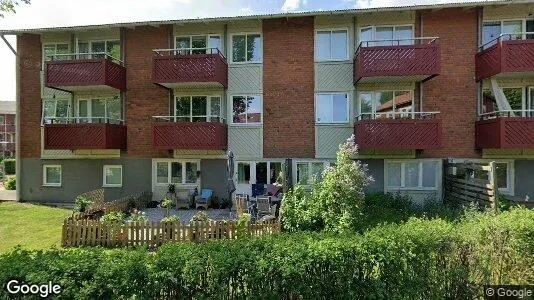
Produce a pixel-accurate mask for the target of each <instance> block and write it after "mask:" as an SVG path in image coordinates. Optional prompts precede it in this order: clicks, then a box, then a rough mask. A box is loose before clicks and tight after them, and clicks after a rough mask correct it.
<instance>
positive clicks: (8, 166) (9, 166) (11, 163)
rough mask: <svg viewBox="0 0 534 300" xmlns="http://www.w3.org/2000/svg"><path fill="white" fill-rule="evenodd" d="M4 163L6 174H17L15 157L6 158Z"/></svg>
mask: <svg viewBox="0 0 534 300" xmlns="http://www.w3.org/2000/svg"><path fill="white" fill-rule="evenodd" d="M2 163H3V164H4V173H5V174H6V175H14V174H15V159H14V158H6V159H4V161H3V162H2Z"/></svg>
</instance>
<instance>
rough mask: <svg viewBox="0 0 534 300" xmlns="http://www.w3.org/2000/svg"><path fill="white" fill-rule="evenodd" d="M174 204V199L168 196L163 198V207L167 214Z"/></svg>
mask: <svg viewBox="0 0 534 300" xmlns="http://www.w3.org/2000/svg"><path fill="white" fill-rule="evenodd" d="M173 186H174V185H173ZM172 206H173V203H172V200H171V199H169V198H168V197H167V196H165V198H163V200H162V201H161V207H163V208H165V216H168V215H169V210H170V209H171V207H172Z"/></svg>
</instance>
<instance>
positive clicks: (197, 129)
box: [152, 116, 228, 150]
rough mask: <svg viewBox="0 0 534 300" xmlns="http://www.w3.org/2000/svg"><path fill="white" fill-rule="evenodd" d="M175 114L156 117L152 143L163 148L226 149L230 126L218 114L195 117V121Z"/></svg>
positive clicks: (155, 146)
mask: <svg viewBox="0 0 534 300" xmlns="http://www.w3.org/2000/svg"><path fill="white" fill-rule="evenodd" d="M179 119H180V118H179V117H174V116H163V117H162V116H157V117H154V123H153V125H152V132H153V137H152V143H153V145H154V148H156V149H162V150H171V149H189V150H226V149H227V148H228V126H227V125H226V124H224V120H223V119H221V118H219V117H216V116H202V117H193V119H192V120H193V121H186V120H183V119H182V120H179Z"/></svg>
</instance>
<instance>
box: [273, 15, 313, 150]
mask: <svg viewBox="0 0 534 300" xmlns="http://www.w3.org/2000/svg"><path fill="white" fill-rule="evenodd" d="M263 45H264V48H263V57H264V58H263V91H264V92H263V111H264V117H263V156H264V157H310V158H312V157H314V156H315V117H314V106H315V105H314V84H315V83H314V76H315V71H314V17H303V18H283V19H269V20H264V21H263Z"/></svg>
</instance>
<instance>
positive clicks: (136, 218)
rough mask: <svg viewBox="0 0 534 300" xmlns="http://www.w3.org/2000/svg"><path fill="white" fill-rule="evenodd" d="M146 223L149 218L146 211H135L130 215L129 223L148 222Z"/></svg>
mask: <svg viewBox="0 0 534 300" xmlns="http://www.w3.org/2000/svg"><path fill="white" fill-rule="evenodd" d="M146 221H148V218H147V216H146V213H145V212H144V211H138V210H134V211H133V212H132V213H131V214H130V217H128V222H146Z"/></svg>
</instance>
